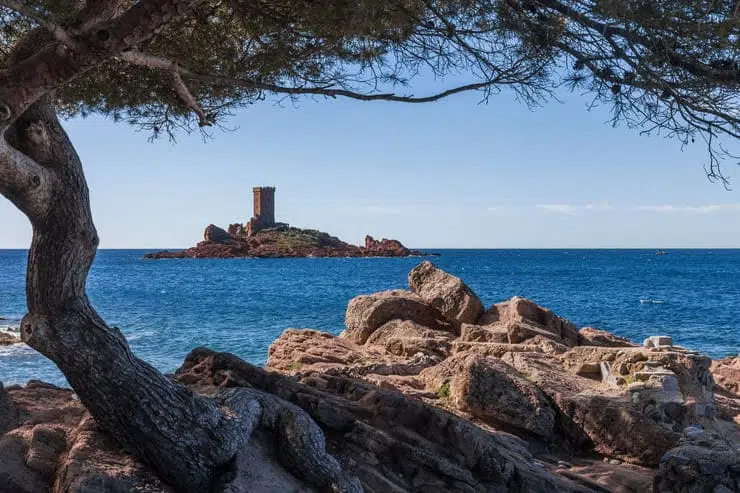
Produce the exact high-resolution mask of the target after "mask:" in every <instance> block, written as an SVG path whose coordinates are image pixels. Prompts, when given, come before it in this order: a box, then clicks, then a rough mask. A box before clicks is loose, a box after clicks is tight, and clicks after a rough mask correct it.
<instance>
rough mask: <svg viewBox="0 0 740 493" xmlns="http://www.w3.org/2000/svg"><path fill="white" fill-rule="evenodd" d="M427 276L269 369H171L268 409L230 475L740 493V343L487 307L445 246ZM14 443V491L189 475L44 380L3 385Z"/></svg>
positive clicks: (363, 303)
mask: <svg viewBox="0 0 740 493" xmlns="http://www.w3.org/2000/svg"><path fill="white" fill-rule="evenodd" d="M409 286H410V290H394V291H386V292H381V293H375V294H371V295H362V296H358V297H356V298H354V299H352V300H351V301H350V302H349V304H348V307H347V312H346V318H345V325H346V330H345V331H344V332H343V333H342V334H341V335H339V336H333V335H331V334H328V333H324V332H319V331H315V330H308V329H304V330H297V329H287V330H286V331H285V332H284V333H283V334H282V335H281V336H280V338H278V339H277V340H276V341H275V342H274V343H273V344H272V345H271V347H270V349H269V359H268V363H267V367H266V368H265V369H262V368H258V367H255V366H253V365H250V364H248V363H246V362H244V361H242V360H240V359H239V358H237V357H236V356H233V355H231V354H228V353H216V352H213V351H211V350H208V349H204V348H199V349H196V350H194V351H192V352H191V353H190V354H189V355H188V356H187V357H186V359H185V362H184V363H183V365H182V367H181V368H180V369H179V370H177V372H176V373H175V374H174V375H171V378H173V379H174V380H176V381H178V382H179V383H181V384H183V385H186V386H188V387H189V388H191V389H192V390H193V391H196V392H200V393H202V394H204V395H210V396H216V397H218V398H220V399H223V400H225V401H228V399H229V398H230V397H231V396H233V395H236V394H235V393H241V394H239V395H245V393H246V395H253V396H254V399H255V400H257V401H258V402H259V403H260V404H261V405H262V408H263V409H264V413H267V414H265V415H263V416H262V419H261V421H260V425H259V426H258V427H257V429H256V430H255V431H254V432H253V434H252V435H251V437H250V439H249V441H248V442H247V444H246V445H245V448H244V450H243V451H242V452H240V453H239V455H238V456H237V458H236V460H235V462H234V465H233V470H231V471H230V472H229V473H228V474H226V475H225V476H224V478H223V479H222V482H221V484H220V486H219V487H218V488H217V491H224V492H232V493H235V492H247V491H248V492H256V493H262V492H265V493H267V492H270V493H273V492H276V491H280V492H282V491H286V492H287V491H294V492H319V491H342V492H359V491H366V492H377V493H381V492H383V493H385V492H398V493H400V492H417V491H425V492H430V493H434V492H465V493H468V492H492V493H496V492H501V493H503V492H522V493H524V492H538V493H540V492H541V493H549V492H558V493H561V492H562V493H565V492H583V493H586V492H600V493H601V492H615V493H616V492H624V493H627V492H632V493H644V492H651V491H652V492H654V493H668V492H672V493H703V492H707V493H727V492H737V491H740V440H739V439H740V358H738V357H728V358H724V359H720V360H715V361H712V360H711V359H710V358H708V357H707V356H704V355H702V354H699V353H697V352H695V351H691V350H689V349H686V348H682V347H679V346H676V345H673V344H672V341H671V338H670V337H667V336H655V337H650V338H648V339H647V340H645V341H644V342H643V343H642V344H641V345H638V344H636V343H634V342H632V341H628V340H626V339H623V338H620V337H617V336H615V335H613V334H610V333H608V332H605V331H601V330H598V329H595V328H589V327H586V328H581V329H580V330H579V329H577V328H576V327H575V326H574V325H573V324H572V323H570V322H569V321H567V320H565V319H563V318H561V317H559V316H557V315H556V314H555V313H553V312H552V311H550V310H548V309H546V308H543V307H540V306H538V305H536V304H535V303H533V302H531V301H529V300H526V299H524V298H519V297H515V298H512V299H510V300H508V301H505V302H502V303H497V304H495V305H493V306H491V307H489V308H487V309H486V308H485V307H484V306H483V303H482V302H481V300H480V299H479V298H478V297H477V296H476V295H475V293H473V292H472V290H471V289H470V288H469V287H467V286H466V285H465V284H464V282H463V281H462V280H460V279H458V278H456V277H454V276H451V275H449V274H447V273H445V272H443V271H441V270H439V269H437V268H435V267H434V266H433V265H432V264H431V263H430V262H423V263H422V264H420V265H419V266H417V267H416V268H415V269H414V270H413V271H412V272H411V273H410V275H409ZM271 416H272V417H271ZM287 423H290V424H289V425H288V424H287ZM286 433H287V434H289V435H291V436H292V437H293V438H295V436H296V434H297V435H298V437H299V438H301V437H303V439H302V440H298V443H303V444H304V445H305V446H307V447H308V448H304V449H301V450H300V451H298V452H297V451H296V449H294V448H293V447H294V446H295V443H297V442H296V441H295V440H289V441H286V438H285V437H286V436H288V435H286ZM295 453H302V454H310V455H311V456H312V457H316V458H317V459H316V461H317V462H316V469H317V470H320V471H322V474H317V473H316V472H315V471H311V470H305V469H301V468H296V467H295V464H296V462H295V461H294V460H293V459H292V457H293V456H292V455H291V454H295ZM0 457H2V460H0V478H2V481H3V484H4V485H6V488H9V489H8V490H7V491H12V492H14V493H15V492H22V493H41V492H46V491H53V492H59V493H61V492H65V493H67V492H74V493H83V492H90V491H121V492H123V491H126V492H129V491H147V492H167V493H172V492H173V491H174V490H173V489H172V488H170V487H169V486H168V485H166V484H163V483H162V482H161V481H160V480H159V479H158V478H157V477H156V476H155V475H154V474H153V473H152V472H151V471H150V470H149V469H148V468H146V467H145V466H143V465H142V464H140V463H139V462H137V461H136V460H134V459H133V458H132V457H130V456H128V455H127V454H126V453H125V452H124V451H122V450H120V449H119V448H118V447H117V446H116V445H115V444H114V443H112V442H111V440H110V439H109V438H108V437H107V435H106V434H105V433H103V432H102V431H100V430H99V429H98V428H97V427H96V425H95V423H94V421H93V420H92V418H90V416H89V415H88V414H87V412H86V411H85V410H84V408H83V407H82V405H81V404H80V403H79V401H78V400H77V399H76V397H75V395H74V394H73V393H72V392H71V391H69V390H65V389H60V388H57V387H54V386H51V385H48V384H44V383H41V382H33V381H32V382H29V383H28V384H27V385H25V386H9V387H7V388H5V389H0ZM326 478H332V479H330V480H327V479H326ZM327 481H328V482H327ZM2 491H6V490H2Z"/></svg>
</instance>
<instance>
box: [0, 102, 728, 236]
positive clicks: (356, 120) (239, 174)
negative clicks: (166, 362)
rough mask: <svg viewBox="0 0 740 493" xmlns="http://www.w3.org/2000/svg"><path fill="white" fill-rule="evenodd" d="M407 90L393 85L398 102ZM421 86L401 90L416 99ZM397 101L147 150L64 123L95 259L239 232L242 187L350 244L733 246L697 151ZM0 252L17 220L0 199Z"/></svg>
mask: <svg viewBox="0 0 740 493" xmlns="http://www.w3.org/2000/svg"><path fill="white" fill-rule="evenodd" d="M408 92H411V91H406V93H408ZM420 92H421V91H417V94H418V93H420ZM479 98H480V96H479V95H477V94H474V93H473V94H467V95H462V96H455V97H452V98H449V99H447V100H444V101H442V102H438V103H431V104H423V105H403V104H399V103H377V102H376V103H363V102H353V101H347V100H317V101H315V100H311V99H304V100H302V101H301V102H300V103H299V104H298V105H297V106H295V105H293V104H291V103H285V104H283V105H282V106H280V105H276V104H274V103H272V102H263V103H261V104H259V105H255V106H252V107H250V108H247V109H245V110H243V111H241V112H240V113H239V114H238V115H236V116H235V117H234V118H233V119H232V120H231V121H230V122H229V124H230V125H231V126H233V127H237V129H236V131H234V132H229V133H216V135H215V139H214V140H212V141H210V142H207V143H203V141H202V140H201V138H200V136H199V135H196V134H193V135H191V136H186V135H182V136H180V138H179V141H178V143H177V144H175V145H172V144H170V143H169V142H167V141H166V140H161V141H158V142H156V143H148V142H147V135H146V134H143V133H139V132H136V131H135V130H134V129H132V128H130V127H127V126H125V125H123V124H114V123H113V122H111V121H107V120H104V119H102V118H99V117H91V118H88V119H84V120H83V119H79V120H74V121H70V122H67V123H66V128H67V130H68V132H69V133H70V135H71V137H72V140H73V141H74V142H75V144H76V146H77V149H78V151H79V153H80V155H81V157H82V160H83V162H84V165H85V170H86V173H87V179H88V182H89V185H90V190H91V200H92V207H93V214H94V217H95V221H96V225H97V228H98V232H99V235H100V238H101V244H100V246H101V248H176V247H188V246H191V245H193V244H195V243H196V242H197V241H199V240H200V239H201V238H202V233H203V229H204V227H205V226H206V225H208V224H209V223H215V224H217V225H220V226H223V227H225V226H226V225H228V224H229V223H233V222H246V221H247V220H248V219H249V217H250V216H251V213H252V203H251V189H252V186H254V185H273V186H276V187H277V191H276V215H277V219H278V220H280V221H284V222H289V223H291V224H292V225H295V226H299V227H311V228H317V229H320V230H322V231H327V232H329V233H332V234H334V235H336V236H339V237H340V238H342V239H344V240H346V241H350V242H353V243H360V242H362V241H363V238H364V235H365V234H371V235H373V236H375V237H376V238H380V237H388V238H396V239H399V240H401V241H402V242H403V243H405V244H406V245H407V246H411V247H417V248H424V247H426V248H435V247H436V248H445V247H450V248H453V247H459V248H517V247H523V248H558V247H564V248H573V247H588V248H590V247H646V248H678V247H740V228H738V227H737V225H738V224H740V223H739V221H740V191H738V190H740V168H737V167H734V168H735V169H732V168H733V167H732V166H731V165H728V169H726V171H727V172H728V174H730V175H731V176H732V175H735V183H736V184H737V190H733V191H729V192H728V191H726V190H725V189H724V188H723V187H722V186H721V185H720V184H712V183H710V182H709V181H708V180H707V179H706V177H705V174H704V170H703V169H702V163H703V160H704V158H705V155H704V152H705V150H704V148H703V147H702V146H701V145H699V144H698V143H697V144H696V145H695V146H693V147H690V148H688V149H686V150H684V151H682V150H681V149H680V146H679V145H678V143H677V142H675V141H672V140H666V139H663V138H662V137H660V136H650V137H646V136H639V135H638V133H637V132H636V131H633V130H629V129H626V128H612V127H611V126H610V124H609V123H607V120H608V118H609V112H608V110H607V109H606V108H602V109H597V110H592V111H587V110H586V104H587V102H588V100H587V99H585V98H583V97H581V96H578V95H572V96H569V97H567V98H565V100H564V102H563V103H562V104H561V103H550V104H548V105H546V106H545V107H543V108H539V109H536V110H534V111H530V110H528V109H527V108H526V107H525V106H524V105H522V104H520V103H518V102H517V101H515V100H514V97H513V96H512V95H510V94H506V93H504V94H501V95H498V96H495V97H493V98H492V99H491V100H490V101H489V103H488V105H480V104H478V102H479ZM0 225H2V229H0V248H26V247H27V246H28V245H29V242H30V236H31V231H30V226H29V225H28V222H27V220H26V219H25V218H24V217H23V216H22V215H21V214H20V213H19V212H18V211H16V210H15V209H14V207H13V206H12V204H10V202H8V201H6V200H2V201H0Z"/></svg>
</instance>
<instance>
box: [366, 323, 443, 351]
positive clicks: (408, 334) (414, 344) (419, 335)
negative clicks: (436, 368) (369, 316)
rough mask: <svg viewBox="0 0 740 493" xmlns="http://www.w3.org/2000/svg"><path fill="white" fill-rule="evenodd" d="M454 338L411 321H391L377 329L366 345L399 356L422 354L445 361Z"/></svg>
mask: <svg viewBox="0 0 740 493" xmlns="http://www.w3.org/2000/svg"><path fill="white" fill-rule="evenodd" d="M454 338H455V336H454V335H452V334H450V333H449V332H446V331H441V330H433V329H428V328H426V327H424V326H422V325H419V324H417V323H416V322H412V321H411V320H391V321H390V322H388V323H385V324H383V325H382V326H380V327H379V328H378V329H376V330H375V332H373V333H372V335H371V336H370V337H369V338H368V339H367V342H366V343H365V344H366V345H374V346H380V347H383V348H385V350H386V351H387V352H389V353H391V354H395V355H398V356H407V357H411V356H414V355H415V354H418V353H422V354H426V355H429V356H436V357H439V358H440V359H444V358H446V357H447V356H449V355H450V353H451V350H452V340H453V339H454Z"/></svg>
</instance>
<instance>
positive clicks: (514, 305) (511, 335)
mask: <svg viewBox="0 0 740 493" xmlns="http://www.w3.org/2000/svg"><path fill="white" fill-rule="evenodd" d="M478 325H482V326H489V327H490V328H491V329H492V330H493V329H497V330H501V329H505V330H506V331H507V335H508V339H509V342H510V343H512V344H520V343H522V342H525V341H527V340H528V339H531V338H534V337H538V336H539V337H543V338H547V339H551V340H553V341H555V342H557V343H559V344H563V345H565V346H568V347H573V346H576V345H578V343H579V335H578V331H577V330H576V327H575V325H573V324H572V323H570V322H569V321H568V320H566V319H564V318H561V317H559V316H557V315H555V313H553V312H552V310H548V309H547V308H543V307H541V306H539V305H538V304H536V303H535V302H533V301H531V300H528V299H526V298H522V297H519V296H515V297H513V298H511V299H510V300H508V301H504V302H502V303H497V304H495V305H493V306H491V308H489V309H488V310H487V311H486V312H485V313H484V314H483V315H482V316H481V317H480V319H479V320H478Z"/></svg>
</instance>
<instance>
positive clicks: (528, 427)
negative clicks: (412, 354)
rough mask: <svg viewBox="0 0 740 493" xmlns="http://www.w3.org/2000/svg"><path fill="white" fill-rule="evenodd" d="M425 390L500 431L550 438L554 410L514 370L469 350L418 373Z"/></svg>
mask: <svg viewBox="0 0 740 493" xmlns="http://www.w3.org/2000/svg"><path fill="white" fill-rule="evenodd" d="M420 376H421V378H422V379H423V380H424V381H425V382H426V383H427V387H428V388H430V389H432V390H434V391H436V392H437V394H438V396H439V397H440V398H444V399H449V403H450V404H451V405H452V406H454V407H455V408H457V409H459V410H460V411H463V412H464V413H469V414H470V415H472V416H475V417H476V418H478V419H481V420H483V421H484V422H486V423H488V424H491V425H493V426H495V427H497V428H500V429H503V430H504V431H512V430H516V431H519V432H524V433H529V434H532V435H536V436H538V437H540V438H543V439H551V438H553V431H554V425H555V410H554V409H553V408H552V406H551V405H550V403H549V401H548V400H547V397H546V396H545V394H544V393H543V392H542V391H541V390H540V389H539V388H537V386H535V385H533V384H532V383H531V382H529V381H528V380H527V379H526V378H524V376H523V375H521V374H520V373H519V372H517V371H516V370H515V369H514V368H512V367H511V366H509V365H507V364H506V363H504V362H503V361H501V360H499V359H497V358H491V357H486V356H482V355H480V354H476V351H474V350H471V351H469V352H465V353H458V354H455V355H454V356H452V357H451V358H448V359H447V360H445V361H443V362H442V363H440V364H439V365H437V366H434V367H432V368H428V369H426V370H424V371H422V373H421V375H420Z"/></svg>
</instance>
